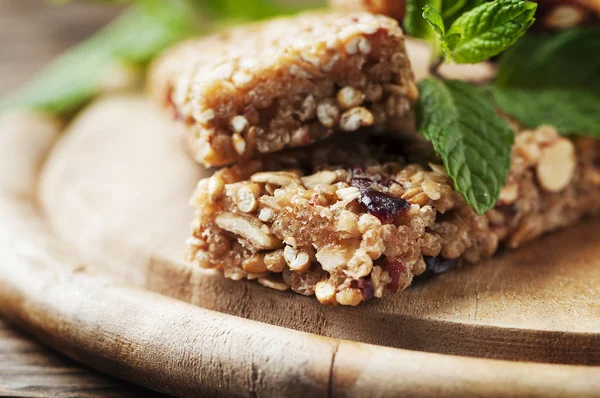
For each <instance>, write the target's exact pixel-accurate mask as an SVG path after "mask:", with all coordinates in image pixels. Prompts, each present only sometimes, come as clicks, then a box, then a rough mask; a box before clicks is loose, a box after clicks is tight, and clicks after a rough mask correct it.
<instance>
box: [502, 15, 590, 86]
mask: <svg viewBox="0 0 600 398" xmlns="http://www.w3.org/2000/svg"><path fill="white" fill-rule="evenodd" d="M598 54H600V28H599V27H591V28H579V29H570V30H566V31H564V32H561V33H558V34H555V35H550V34H545V35H540V34H538V35H527V36H525V37H523V38H522V39H521V40H519V41H518V42H517V43H516V44H515V45H514V46H513V47H511V48H510V49H509V50H508V51H507V52H506V53H505V54H503V56H502V58H501V59H500V62H499V64H498V74H497V76H496V85H497V86H498V87H529V88H541V87H553V88H560V87H562V88H569V89H573V88H581V89H584V90H588V91H595V92H599V93H600V56H597V55H598Z"/></svg>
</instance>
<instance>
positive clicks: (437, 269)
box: [414, 256, 458, 283]
mask: <svg viewBox="0 0 600 398" xmlns="http://www.w3.org/2000/svg"><path fill="white" fill-rule="evenodd" d="M423 258H424V259H425V265H426V268H425V272H423V273H422V274H421V275H419V276H417V277H416V278H415V279H414V283H419V282H424V281H426V280H428V279H430V278H433V277H434V276H436V275H440V274H443V273H445V272H448V271H450V270H451V269H453V268H455V267H456V265H457V264H458V260H456V259H447V258H443V257H442V256H435V257H429V256H425V257H423Z"/></svg>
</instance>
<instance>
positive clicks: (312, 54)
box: [150, 12, 418, 166]
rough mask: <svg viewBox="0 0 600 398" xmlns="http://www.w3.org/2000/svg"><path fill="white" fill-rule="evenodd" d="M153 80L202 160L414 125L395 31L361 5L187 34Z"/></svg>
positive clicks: (214, 161)
mask: <svg viewBox="0 0 600 398" xmlns="http://www.w3.org/2000/svg"><path fill="white" fill-rule="evenodd" d="M150 80H151V85H152V91H153V96H154V97H155V98H156V99H157V100H158V101H159V102H160V103H161V104H163V105H164V106H167V107H170V108H171V109H172V111H173V112H174V114H175V116H176V117H177V118H178V119H180V120H182V121H183V122H184V123H185V124H186V125H187V127H188V137H189V144H190V147H191V152H192V153H193V155H194V157H195V159H196V160H197V161H198V162H200V163H202V164H204V165H206V166H219V165H225V164H230V163H234V162H236V161H240V160H247V159H249V158H251V157H254V156H256V155H259V154H265V153H270V152H275V151H279V150H281V149H283V148H286V147H299V146H305V145H308V144H310V143H313V142H315V141H317V140H320V139H322V138H325V137H327V136H329V135H331V134H332V133H335V132H340V133H344V134H350V133H353V132H357V131H358V130H359V129H361V127H370V129H366V130H372V131H382V130H385V129H391V130H392V131H396V132H398V131H403V130H407V131H412V130H413V129H414V122H413V114H412V110H411V102H413V101H414V100H416V98H417V95H418V93H417V88H416V85H415V82H414V78H413V73H412V70H411V66H410V62H409V60H408V58H407V56H406V51H405V47H404V36H403V34H402V30H401V29H400V28H399V27H398V24H397V22H396V21H394V20H392V19H390V18H387V17H384V16H375V15H372V14H369V13H364V12H357V13H349V14H347V13H310V14H303V15H300V16H297V17H293V18H280V19H275V20H272V21H268V22H263V23H259V24H253V25H249V26H246V27H241V28H235V29H231V30H229V31H226V32H224V33H221V34H218V35H213V36H209V37H206V38H202V39H198V40H193V41H189V42H185V43H183V44H181V45H179V46H177V47H175V48H173V49H171V50H170V51H168V52H167V53H166V54H165V55H164V56H163V57H162V58H161V59H160V60H159V61H158V62H157V63H156V64H155V65H154V67H153V71H152V72H151V78H150ZM364 131H365V130H363V129H361V132H360V133H356V134H363V132H364Z"/></svg>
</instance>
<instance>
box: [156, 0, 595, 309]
mask: <svg viewBox="0 0 600 398" xmlns="http://www.w3.org/2000/svg"><path fill="white" fill-rule="evenodd" d="M373 4H375V3H373ZM377 4H380V5H382V6H385V5H386V4H387V5H390V4H392V3H391V2H385V1H382V2H380V3H377ZM151 81H152V90H153V94H154V96H155V98H156V99H157V101H159V103H161V104H162V105H163V106H165V107H167V108H168V109H169V110H170V111H171V112H172V113H173V114H174V116H175V117H176V118H177V119H179V120H180V121H181V122H182V123H184V124H185V125H186V126H187V130H188V142H189V149H190V151H191V153H192V155H193V156H194V158H195V159H196V160H197V161H198V162H200V163H202V164H204V165H206V166H220V165H226V164H230V163H233V165H232V166H231V167H227V168H223V169H221V170H218V171H216V172H215V174H214V175H213V176H212V177H210V178H208V179H204V180H202V181H200V182H199V183H198V187H197V189H196V192H195V193H194V196H193V199H192V203H193V205H194V206H195V208H196V216H195V219H194V221H193V223H192V236H191V237H190V239H189V242H188V247H189V251H188V256H187V259H188V261H189V262H190V263H191V264H193V265H194V266H199V267H202V268H217V269H221V270H223V272H224V274H225V276H226V277H228V278H231V279H235V280H240V279H251V280H254V279H256V280H258V282H259V283H261V284H263V285H265V286H268V287H271V288H274V289H278V290H287V289H291V290H293V291H295V292H297V293H300V294H304V295H315V296H316V298H317V299H318V300H319V301H320V302H321V303H324V304H342V305H357V304H359V303H361V302H363V301H365V300H369V299H371V298H373V297H382V296H383V295H384V293H385V292H386V291H389V292H397V291H401V290H403V289H405V288H406V287H408V286H409V285H410V284H411V282H412V280H413V278H414V277H415V276H418V275H421V274H423V273H425V272H427V273H438V272H441V271H445V270H447V269H449V268H451V267H453V266H455V265H456V264H457V263H460V262H477V261H480V260H481V259H484V258H487V257H490V256H492V255H493V254H494V253H495V252H496V251H497V249H498V247H499V245H505V246H507V247H509V248H514V247H517V246H519V245H520V244H522V243H523V242H526V241H529V240H532V239H534V238H536V237H538V236H539V235H541V234H543V233H545V232H547V231H551V230H554V229H557V228H560V227H563V226H566V225H570V224H573V223H574V222H576V221H577V220H579V219H580V218H582V217H584V216H586V215H589V214H595V213H597V212H599V211H600V168H598V166H597V165H598V161H597V159H598V154H600V147H599V144H598V143H597V142H596V141H593V140H589V139H583V138H581V139H576V140H571V139H568V138H565V137H561V136H559V134H558V133H557V131H556V130H555V129H554V128H552V127H549V126H542V127H539V128H538V129H535V130H523V129H520V128H518V127H515V130H516V143H515V145H514V147H513V151H512V162H511V169H510V174H509V177H508V180H507V183H506V185H505V187H504V188H503V189H502V191H501V195H500V200H499V202H498V204H497V205H496V206H495V207H494V208H493V209H492V210H490V211H488V212H487V213H486V214H484V215H478V214H477V213H476V212H475V211H474V210H473V209H472V208H471V207H470V206H469V205H468V204H467V203H466V202H465V200H464V198H463V197H462V195H460V194H459V193H457V192H456V191H455V190H454V188H453V185H452V181H451V179H450V178H449V177H448V176H447V175H446V173H445V171H444V169H443V167H442V166H440V165H439V164H438V163H437V160H436V159H435V157H432V156H430V154H431V153H432V152H431V147H430V146H429V144H428V143H425V144H424V143H423V142H422V141H419V140H416V139H415V138H414V137H413V135H412V134H413V133H414V123H413V112H412V107H411V103H412V102H413V101H414V100H415V99H416V98H417V96H418V93H417V89H416V86H415V82H414V79H413V74H412V71H411V68H410V62H409V60H408V58H407V56H406V53H405V49H404V41H403V35H402V32H401V30H400V29H399V28H398V25H397V22H395V21H394V20H393V19H390V18H387V17H384V16H376V15H373V14H370V13H366V12H353V13H348V14H346V13H335V12H334V13H329V14H304V15H301V16H298V17H294V18H291V19H290V18H283V19H276V20H273V21H270V22H265V23H262V24H254V25H250V26H247V27H242V28H236V29H233V30H229V31H226V32H224V33H222V34H219V35H214V36H210V37H207V38H204V39H200V40H195V41H190V42H187V43H184V44H182V45H179V46H177V47H175V48H174V49H172V50H170V51H168V52H167V53H166V54H165V55H164V56H163V57H162V58H161V59H160V60H159V61H158V62H157V64H156V65H155V66H154V68H153V72H152V76H151ZM377 132H384V133H387V135H386V138H382V137H381V136H379V138H376V139H374V138H373V134H374V133H377ZM376 140H377V141H376ZM382 142H383V143H385V144H384V145H382ZM313 143H314V144H313ZM309 144H312V145H309ZM415 154H417V155H419V156H414V155H415ZM407 159H408V160H407Z"/></svg>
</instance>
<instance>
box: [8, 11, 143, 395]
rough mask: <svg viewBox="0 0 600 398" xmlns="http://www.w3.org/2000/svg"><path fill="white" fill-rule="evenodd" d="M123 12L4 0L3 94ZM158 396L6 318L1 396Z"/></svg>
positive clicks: (16, 86)
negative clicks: (55, 348) (44, 342)
mask: <svg viewBox="0 0 600 398" xmlns="http://www.w3.org/2000/svg"><path fill="white" fill-rule="evenodd" d="M118 11H119V10H118V9H116V8H114V7H107V6H93V5H77V4H74V5H69V6H66V7H52V6H49V5H47V4H46V2H43V1H40V0H0V48H1V49H2V50H0V96H2V95H5V94H7V93H9V92H11V91H12V90H14V89H16V88H18V87H19V86H20V85H21V84H23V83H24V82H26V81H27V80H28V79H30V78H31V77H32V76H33V75H34V74H35V73H36V72H37V71H38V70H39V69H40V68H42V67H43V65H44V64H45V63H47V62H48V61H49V60H51V59H52V58H53V57H54V56H55V55H56V54H58V53H60V52H61V51H63V50H64V49H66V48H68V47H69V46H70V45H72V44H73V43H75V42H77V41H79V40H81V39H83V38H85V37H86V36H88V35H89V34H91V33H92V32H94V31H95V30H96V29H97V28H98V27H99V26H101V25H103V24H104V23H106V21H108V20H110V19H111V18H112V17H113V16H114V15H115V14H116V13H117V12H118ZM154 395H155V394H153V393H151V392H149V391H147V390H143V389H140V388H138V387H135V386H132V385H130V384H126V383H123V382H121V381H118V380H115V379H113V378H109V377H105V376H102V375H99V374H98V373H97V372H93V371H91V370H89V369H87V368H85V367H83V366H81V365H79V364H77V363H75V362H74V361H71V360H69V359H67V358H65V357H63V356H61V355H59V354H57V353H54V352H52V351H50V350H47V349H45V348H44V347H42V346H41V345H39V344H38V343H36V342H34V341H33V340H32V339H30V338H28V337H26V336H24V335H22V334H20V333H18V332H17V331H15V330H13V329H11V327H10V326H9V325H7V324H6V322H4V321H3V320H2V319H0V396H28V397H42V396H43V397H45V396H69V397H70V396H80V397H95V396H102V397H130V396H154Z"/></svg>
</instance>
